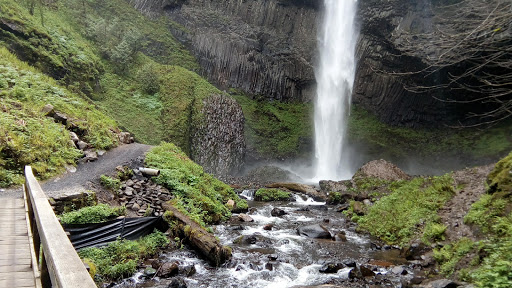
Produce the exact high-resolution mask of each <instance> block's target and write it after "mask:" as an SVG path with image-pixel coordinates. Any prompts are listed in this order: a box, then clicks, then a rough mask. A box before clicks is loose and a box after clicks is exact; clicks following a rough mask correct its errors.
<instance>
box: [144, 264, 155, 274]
mask: <svg viewBox="0 0 512 288" xmlns="http://www.w3.org/2000/svg"><path fill="white" fill-rule="evenodd" d="M155 274H156V269H155V268H153V267H151V266H150V267H146V269H144V276H146V277H152V276H153V275H155Z"/></svg>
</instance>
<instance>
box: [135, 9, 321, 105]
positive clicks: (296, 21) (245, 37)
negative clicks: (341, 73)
mask: <svg viewBox="0 0 512 288" xmlns="http://www.w3.org/2000/svg"><path fill="white" fill-rule="evenodd" d="M320 3H321V1H319V0H270V1H268V0H257V1H238V0H226V1H205V0H188V1H179V0H157V1H147V0H132V4H133V5H134V7H136V8H137V9H139V10H140V11H143V12H145V13H146V14H148V15H153V14H155V13H158V12H159V11H160V12H161V13H165V14H166V15H167V16H168V17H170V18H171V19H172V20H174V21H176V22H177V23H179V24H181V25H183V27H184V28H185V29H177V28H175V29H174V31H172V32H173V34H174V35H175V36H176V38H178V39H179V40H180V41H181V42H182V43H184V44H185V45H186V46H188V47H189V48H190V49H191V50H192V51H193V53H194V54H195V55H196V57H197V58H198V60H199V64H200V65H201V67H202V69H203V71H202V72H203V75H204V76H206V77H207V78H208V79H209V80H210V81H212V82H214V83H216V84H217V85H219V86H220V87H234V88H239V89H242V90H243V91H245V92H247V93H250V94H254V95H264V96H265V97H267V98H269V99H276V100H307V99H311V98H312V97H313V96H314V84H315V77H314V71H313V55H315V54H316V53H315V50H316V31H317V22H318V19H317V18H318V10H319V9H320V6H321V4H320Z"/></svg>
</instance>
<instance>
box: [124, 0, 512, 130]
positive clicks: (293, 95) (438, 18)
mask: <svg viewBox="0 0 512 288" xmlns="http://www.w3.org/2000/svg"><path fill="white" fill-rule="evenodd" d="M131 1H132V2H133V4H134V6H135V7H136V8H138V9H139V10H141V11H143V12H145V13H147V14H150V15H151V14H155V13H158V12H159V13H160V14H166V15H167V16H168V17H170V18H171V19H173V20H174V21H176V22H177V23H179V24H180V25H182V27H181V28H179V27H178V26H179V25H176V27H175V28H173V30H174V31H173V32H174V34H175V36H176V37H177V38H179V39H180V41H182V42H184V43H185V44H186V45H187V46H188V47H190V49H191V50H192V51H193V52H194V54H195V55H196V56H197V58H198V59H199V62H200V65H201V67H202V69H203V71H202V73H204V75H205V76H206V77H207V78H208V79H209V80H210V81H212V82H213V83H215V84H216V85H218V86H219V87H225V88H231V87H234V88H239V89H242V90H243V91H245V92H247V93H249V94H256V95H262V96H264V97H265V98H267V99H269V100H281V101H287V100H301V101H309V100H311V99H312V98H313V97H314V96H315V95H314V93H315V89H314V86H315V77H314V65H315V57H316V56H315V55H316V54H317V51H316V50H317V49H316V45H317V44H316V39H317V33H318V30H319V29H318V23H319V22H320V21H319V20H320V19H319V17H321V15H322V9H323V4H322V3H323V2H322V0H253V1H238V0H226V1H209V0H157V1H147V0H131ZM358 2H359V3H358V6H359V7H358V10H359V12H358V14H359V16H358V19H359V20H358V24H359V26H360V35H359V40H358V43H357V51H356V58H357V74H356V78H355V83H354V91H353V94H354V95H353V101H354V103H356V104H359V105H360V106H361V107H363V108H365V109H367V110H370V111H372V112H373V113H374V114H376V115H377V116H378V117H379V118H380V120H382V121H383V122H386V123H388V124H392V125H399V126H409V127H419V126H438V125H439V123H443V124H450V123H454V122H456V121H460V120H464V119H465V117H466V116H467V115H468V112H476V113H479V112H480V113H481V112H482V111H485V109H487V110H488V109H492V107H493V106H485V105H481V104H478V105H460V104H459V103H451V102H450V101H443V100H451V99H455V100H460V99H468V97H469V98H471V97H474V95H473V96H472V95H470V94H471V93H470V92H468V91H464V89H459V88H460V87H455V86H454V85H442V86H443V88H442V89H416V88H418V87H433V86H437V85H440V84H445V83H447V82H449V81H450V79H449V78H450V77H451V76H450V75H453V74H457V73H461V70H460V69H467V65H468V62H466V63H462V65H454V66H451V67H449V68H445V69H438V70H436V71H434V72H432V71H433V69H431V68H432V63H431V62H432V59H434V58H435V57H436V56H439V55H440V54H442V53H443V51H441V49H442V48H440V46H442V45H438V44H436V43H438V41H439V40H440V39H441V38H442V37H443V33H444V34H446V33H448V34H449V33H454V32H456V33H459V34H460V33H464V29H466V30H468V29H469V28H468V27H469V26H464V25H459V27H458V28H456V29H455V30H454V29H453V26H450V25H451V24H449V23H448V22H449V21H447V20H446V18H450V17H452V18H453V17H455V16H453V15H452V16H450V15H445V14H446V13H447V12H446V11H447V9H443V8H442V6H443V5H447V4H449V3H448V2H449V1H444V0H436V1H434V0H413V1H404V0H390V1H378V0H362V1H358ZM452 2H453V1H451V2H450V3H452ZM440 7H441V8H440ZM451 9H453V10H456V9H459V8H454V7H452V8H451ZM448 10H449V9H448ZM481 14H482V15H484V16H485V15H487V14H485V13H481ZM482 15H478V13H477V16H478V17H480V16H482ZM458 16H460V15H458ZM468 17H469V16H468ZM462 18H464V16H462ZM477 20H478V19H477ZM473 22H476V21H473ZM461 23H464V19H462V20H461ZM457 29H458V30H457ZM500 31H505V30H503V29H501V30H500ZM466 32H467V31H466ZM461 67H462V68H461ZM424 69H426V70H427V73H417V72H419V71H423V70H424ZM457 69H459V71H457ZM470 85H471V83H470ZM489 107H490V108H489Z"/></svg>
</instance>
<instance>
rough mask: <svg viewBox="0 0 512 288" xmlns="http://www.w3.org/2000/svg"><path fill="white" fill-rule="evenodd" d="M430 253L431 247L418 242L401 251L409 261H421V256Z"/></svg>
mask: <svg viewBox="0 0 512 288" xmlns="http://www.w3.org/2000/svg"><path fill="white" fill-rule="evenodd" d="M428 251H430V247H428V246H427V245H425V244H423V243H422V242H416V243H413V244H411V245H410V246H409V247H407V248H405V249H404V250H402V251H401V253H402V255H404V256H405V259H407V260H421V256H422V255H423V254H425V253H426V252H428Z"/></svg>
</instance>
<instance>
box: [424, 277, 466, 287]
mask: <svg viewBox="0 0 512 288" xmlns="http://www.w3.org/2000/svg"><path fill="white" fill-rule="evenodd" d="M457 286H459V285H457V283H455V282H453V281H451V280H448V279H439V280H435V281H432V282H429V283H426V284H424V287H425V288H456V287H457Z"/></svg>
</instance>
